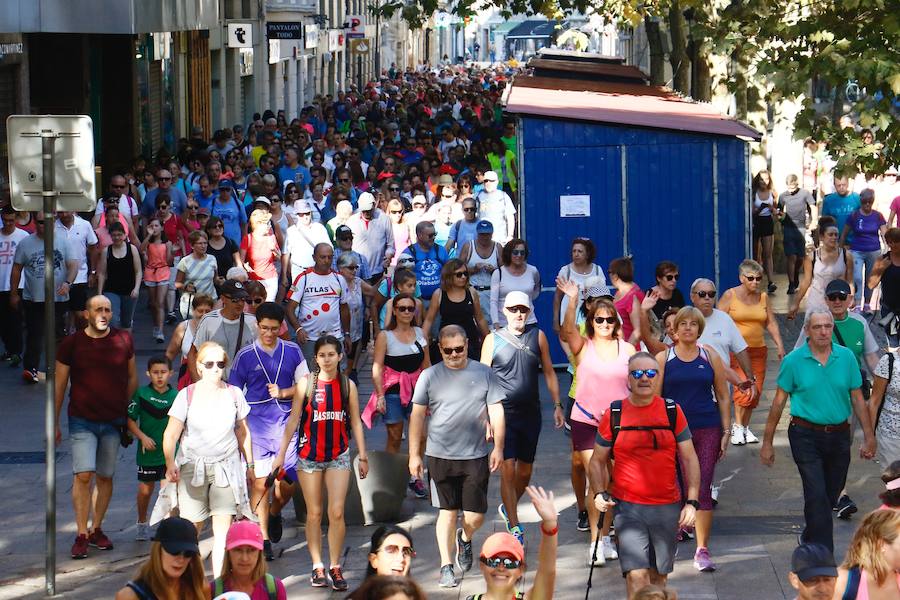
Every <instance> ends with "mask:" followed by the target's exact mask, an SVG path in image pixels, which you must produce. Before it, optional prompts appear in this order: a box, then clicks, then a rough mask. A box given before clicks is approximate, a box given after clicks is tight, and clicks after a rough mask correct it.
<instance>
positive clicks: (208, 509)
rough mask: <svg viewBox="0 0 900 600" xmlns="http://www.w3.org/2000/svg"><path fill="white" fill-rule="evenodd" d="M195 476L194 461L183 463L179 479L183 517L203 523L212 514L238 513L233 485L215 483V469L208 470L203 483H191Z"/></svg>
mask: <svg viewBox="0 0 900 600" xmlns="http://www.w3.org/2000/svg"><path fill="white" fill-rule="evenodd" d="M193 477H194V465H193V463H185V464H183V465H181V471H180V477H179V479H178V511H179V513H180V516H181V517H182V518H184V519H187V520H188V521H191V522H192V523H201V522H203V521H205V520H206V519H208V518H209V517H211V516H213V517H214V516H216V515H236V514H237V504H235V501H234V491H233V490H232V489H231V486H230V485H229V486H225V487H219V486H217V485H216V484H215V483H213V481H214V480H215V477H216V473H215V469H207V470H206V481H205V482H204V483H203V484H202V485H199V486H193V485H191V479H192V478H193Z"/></svg>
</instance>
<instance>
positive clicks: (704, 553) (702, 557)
mask: <svg viewBox="0 0 900 600" xmlns="http://www.w3.org/2000/svg"><path fill="white" fill-rule="evenodd" d="M694 568H695V569H697V570H698V571H700V572H701V573H709V572H712V571H715V570H716V563H714V562H713V561H712V559H711V558H710V557H709V550H707V549H706V548H697V551H696V552H695V553H694Z"/></svg>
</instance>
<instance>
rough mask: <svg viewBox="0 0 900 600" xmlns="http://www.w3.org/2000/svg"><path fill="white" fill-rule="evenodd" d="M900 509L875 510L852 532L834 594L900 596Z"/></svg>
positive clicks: (876, 599) (873, 598) (878, 599)
mask: <svg viewBox="0 0 900 600" xmlns="http://www.w3.org/2000/svg"><path fill="white" fill-rule="evenodd" d="M898 570H900V512H898V511H896V510H875V511H873V512H870V513H869V514H868V515H866V518H865V519H863V521H862V523H860V525H859V529H857V530H856V533H854V534H853V539H852V540H850V546H849V547H848V548H847V556H846V558H844V562H843V564H841V566H840V567H839V568H838V579H837V583H836V585H835V586H834V589H835V596H834V597H835V598H854V599H855V600H896V599H897V598H900V573H897V571H898Z"/></svg>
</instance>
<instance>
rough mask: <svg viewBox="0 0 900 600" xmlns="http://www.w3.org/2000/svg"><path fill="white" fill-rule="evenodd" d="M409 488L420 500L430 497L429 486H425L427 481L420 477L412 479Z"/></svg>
mask: <svg viewBox="0 0 900 600" xmlns="http://www.w3.org/2000/svg"><path fill="white" fill-rule="evenodd" d="M409 490H410V491H411V492H412V493H413V494H414V495H415V497H416V498H418V499H419V500H424V499H426V498H428V488H427V487H426V486H425V482H424V481H422V480H421V479H419V478H418V477H416V478H414V479H412V480H411V481H410V482H409Z"/></svg>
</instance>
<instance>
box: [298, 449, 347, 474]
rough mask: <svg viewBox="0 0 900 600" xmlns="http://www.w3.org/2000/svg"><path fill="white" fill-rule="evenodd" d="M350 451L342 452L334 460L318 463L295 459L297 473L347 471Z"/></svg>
mask: <svg viewBox="0 0 900 600" xmlns="http://www.w3.org/2000/svg"><path fill="white" fill-rule="evenodd" d="M349 470H350V450H344V451H343V452H342V453H341V454H339V455H338V457H337V458H335V459H334V460H329V461H325V462H319V461H317V460H307V459H305V458H298V459H297V471H303V472H304V473H316V472H318V471H349Z"/></svg>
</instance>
